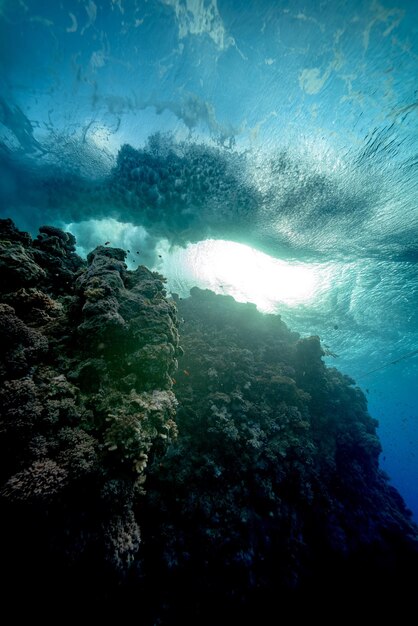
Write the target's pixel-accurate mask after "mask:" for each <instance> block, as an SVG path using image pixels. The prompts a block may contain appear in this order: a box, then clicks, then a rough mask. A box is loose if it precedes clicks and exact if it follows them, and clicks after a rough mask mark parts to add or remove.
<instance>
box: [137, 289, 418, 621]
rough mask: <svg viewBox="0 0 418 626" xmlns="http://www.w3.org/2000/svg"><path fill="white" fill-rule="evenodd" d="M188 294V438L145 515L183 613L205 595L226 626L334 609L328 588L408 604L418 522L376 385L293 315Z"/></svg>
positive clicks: (180, 416) (184, 305)
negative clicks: (296, 323)
mask: <svg viewBox="0 0 418 626" xmlns="http://www.w3.org/2000/svg"><path fill="white" fill-rule="evenodd" d="M176 304H177V306H178V309H179V313H180V315H181V317H182V318H183V320H184V324H183V325H182V327H181V342H182V347H183V348H184V356H182V357H181V358H180V359H179V370H178V372H177V374H176V385H175V390H176V396H177V399H178V401H179V408H178V412H177V425H178V430H179V437H178V438H177V440H176V441H174V442H173V443H172V445H171V446H170V447H169V449H168V451H167V453H166V454H165V456H164V457H163V458H162V459H158V462H154V463H153V466H152V468H151V471H150V475H149V483H148V493H147V502H148V506H149V507H150V509H151V511H152V513H150V512H148V515H149V520H148V521H147V525H146V526H144V536H145V537H146V540H145V541H146V542H147V544H148V545H147V549H148V550H149V551H150V554H152V555H153V563H154V564H155V562H156V559H157V555H158V556H159V561H158V566H157V567H156V569H155V570H152V571H151V572H150V573H149V576H150V579H151V580H153V577H154V581H155V580H156V578H157V579H158V582H159V584H160V585H161V580H162V573H164V574H165V578H164V579H163V580H164V583H165V584H164V589H167V590H170V591H169V592H168V593H167V599H166V604H167V605H168V606H174V607H175V608H174V611H175V616H176V618H175V620H174V623H181V621H182V620H184V619H186V616H187V610H190V606H189V604H188V603H189V602H190V600H189V598H190V596H192V597H193V602H194V610H196V615H198V618H199V619H200V620H201V621H202V622H203V623H206V621H205V620H207V623H213V624H215V623H216V624H218V623H237V620H239V619H241V620H245V619H246V616H247V615H248V611H250V610H254V614H255V615H258V619H260V618H261V615H262V614H263V611H265V613H266V615H268V614H269V610H270V611H273V612H274V611H277V607H278V606H280V607H281V610H283V609H284V608H286V607H288V608H291V609H292V612H293V615H294V616H295V615H296V614H297V609H298V607H300V610H301V611H303V607H304V605H303V603H302V604H300V602H301V601H302V600H303V601H308V600H309V605H308V606H309V609H310V611H311V613H310V615H311V616H312V610H314V607H315V608H316V610H318V611H319V613H318V614H320V615H323V614H325V613H324V611H325V612H326V609H324V606H326V605H327V603H328V598H329V597H333V598H334V599H335V600H336V601H337V600H338V599H340V600H341V601H342V602H344V603H347V599H348V598H350V599H351V600H350V602H351V604H350V606H351V607H354V606H356V607H358V606H359V604H360V603H361V602H365V603H366V604H365V606H367V607H370V606H371V605H372V603H373V602H374V599H373V591H372V590H376V591H378V592H379V593H382V591H383V590H385V592H387V594H388V598H392V599H393V598H396V601H398V602H399V601H400V598H402V600H403V601H404V602H405V603H406V606H407V605H408V604H407V603H408V599H409V598H410V597H411V596H410V595H409V594H411V593H412V589H413V586H414V584H415V582H414V581H416V576H415V575H411V572H414V568H415V567H416V564H417V558H418V549H417V548H418V544H417V528H416V526H415V525H414V524H413V523H412V522H411V520H410V514H409V512H408V511H407V509H406V508H405V505H404V503H403V502H402V499H401V498H400V496H399V494H398V493H397V492H396V491H395V490H394V489H393V488H392V487H391V486H390V485H389V483H388V480H387V477H386V476H385V475H384V474H383V472H381V470H380V469H379V466H378V457H379V453H380V443H379V440H378V438H377V436H376V426H377V422H376V421H375V420H374V419H372V418H371V417H370V416H369V414H368V413H367V406H366V399H365V396H364V394H363V393H362V391H361V390H360V389H359V388H358V387H356V386H355V384H354V381H353V380H351V379H349V378H348V377H347V376H344V375H342V374H341V373H339V372H338V371H337V370H336V369H333V368H327V367H326V366H325V364H324V363H323V361H322V356H323V355H324V352H323V349H322V347H321V344H320V341H319V338H318V337H308V338H300V337H299V336H298V335H297V334H296V333H292V332H291V331H289V329H288V328H287V327H286V325H285V324H284V323H283V322H282V321H281V320H280V317H278V316H274V315H262V314H261V313H259V312H258V311H257V310H256V308H255V306H254V305H251V304H239V303H236V302H235V301H234V300H233V299H232V298H230V297H226V296H217V295H215V294H214V293H212V292H210V291H202V290H199V289H197V288H194V289H192V291H191V297H190V298H187V299H178V298H177V299H176ZM151 586H152V585H151ZM185 590H187V591H185ZM357 603H359V604H357ZM184 607H188V609H187V610H185V608H184ZM176 611H177V612H176ZM273 614H274V613H273ZM220 615H222V618H220V617H219V616H220ZM176 620H177V621H176ZM234 620H236V621H234Z"/></svg>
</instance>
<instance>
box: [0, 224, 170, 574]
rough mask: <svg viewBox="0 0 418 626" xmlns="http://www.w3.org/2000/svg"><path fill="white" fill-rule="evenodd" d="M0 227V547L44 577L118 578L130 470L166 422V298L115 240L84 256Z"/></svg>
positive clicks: (13, 561) (158, 444)
mask: <svg viewBox="0 0 418 626" xmlns="http://www.w3.org/2000/svg"><path fill="white" fill-rule="evenodd" d="M0 231H1V232H0V240H1V241H0V260H1V261H0V262H1V267H0V270H1V275H2V281H1V294H0V342H1V345H2V346H3V356H4V358H3V359H2V362H1V366H0V380H1V389H0V407H1V409H0V410H1V422H0V423H1V426H0V448H1V461H0V478H1V499H2V511H3V524H4V525H6V526H7V531H6V530H5V531H4V532H3V534H2V538H3V539H4V540H5V544H4V545H3V546H2V547H3V555H5V554H8V555H9V566H10V569H11V571H13V569H14V568H15V567H17V568H19V567H21V566H20V565H18V564H19V563H21V559H23V558H24V562H25V567H28V568H29V570H30V568H31V567H33V572H32V573H33V575H35V577H36V576H38V577H39V575H40V570H42V565H41V564H44V565H45V568H44V569H45V571H46V576H47V578H50V579H51V580H52V579H54V578H55V577H56V576H58V577H59V576H60V575H61V576H64V575H67V574H68V571H67V570H69V569H71V568H72V569H73V574H72V575H73V576H74V577H77V576H79V575H80V572H82V573H83V577H88V576H89V575H94V576H98V578H100V577H101V576H102V572H106V574H105V576H107V577H108V578H112V579H113V577H116V579H117V578H120V577H126V574H127V572H128V570H129V568H130V566H131V565H132V563H133V562H134V560H135V556H136V554H137V551H138V546H139V542H140V529H139V526H138V521H137V515H136V513H135V511H134V506H135V502H136V500H137V499H138V494H140V493H141V492H142V489H143V486H142V485H143V483H144V481H145V474H144V470H145V468H146V465H147V462H148V460H149V459H152V458H153V455H155V454H161V453H162V451H163V450H164V448H165V446H166V445H167V443H168V442H169V441H170V438H171V437H172V436H174V435H175V433H176V428H175V423H174V421H173V417H174V415H175V408H176V400H175V397H174V394H173V392H172V391H171V386H172V382H171V374H172V373H173V371H174V369H175V367H176V354H177V352H178V351H179V348H178V333H177V318H176V311H175V307H174V305H173V303H172V302H169V301H168V300H167V299H166V298H165V292H164V284H163V280H162V277H161V276H159V275H158V274H155V273H152V272H150V271H148V270H147V269H146V268H144V267H140V268H138V269H137V270H136V271H135V272H128V271H127V269H126V265H125V263H124V258H125V252H124V251H122V250H118V249H111V248H100V247H99V248H97V249H96V250H94V251H93V252H92V253H91V254H90V255H89V258H88V262H87V264H86V263H85V262H84V261H82V260H81V259H80V258H79V257H78V256H77V255H76V254H75V251H74V250H75V239H74V237H73V236H72V235H71V234H70V233H64V232H63V231H61V230H59V229H57V228H53V227H50V226H43V227H42V228H41V229H40V234H39V236H38V237H37V239H35V240H34V241H32V240H31V238H30V237H29V236H28V235H26V234H24V233H19V232H18V231H17V230H16V229H15V227H14V225H13V223H12V222H11V221H10V220H2V221H0ZM28 520H30V523H28ZM18 555H20V557H21V558H20V559H19V558H18ZM6 562H7V559H6ZM31 564H32V565H31ZM53 564H54V565H53ZM56 568H59V570H58V572H57V570H56ZM59 572H60V573H59ZM76 572H77V573H76ZM15 574H16V576H21V575H22V571H20V570H19V571H16V572H15ZM44 574H45V572H44ZM27 575H28V574H27V572H26V573H25V574H24V576H25V577H26V576H27ZM103 575H104V574H103Z"/></svg>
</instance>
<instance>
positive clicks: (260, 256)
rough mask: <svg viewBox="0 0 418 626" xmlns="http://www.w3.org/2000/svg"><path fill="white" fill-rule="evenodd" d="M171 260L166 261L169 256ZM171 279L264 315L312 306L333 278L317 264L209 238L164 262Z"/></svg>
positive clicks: (179, 249)
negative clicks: (281, 306) (280, 309)
mask: <svg viewBox="0 0 418 626" xmlns="http://www.w3.org/2000/svg"><path fill="white" fill-rule="evenodd" d="M166 258H167V257H166ZM163 272H166V275H168V280H169V285H170V283H171V282H172V281H171V280H170V278H171V277H172V276H173V277H177V276H178V277H180V276H182V275H183V276H184V274H185V275H186V277H187V279H186V280H187V282H191V283H194V284H198V285H199V286H201V287H204V288H207V289H212V290H213V291H215V292H217V293H223V294H228V295H231V296H233V298H235V300H238V301H239V302H253V303H254V304H256V305H257V307H258V309H259V310H260V311H264V312H272V311H275V310H277V304H278V303H283V304H286V305H288V306H295V305H301V304H307V303H311V302H312V301H313V300H314V299H316V298H317V297H318V295H319V294H321V293H323V292H324V291H325V290H327V288H328V285H329V282H330V279H329V276H328V275H327V272H325V271H323V272H322V271H321V267H320V265H319V264H307V263H298V262H290V261H282V260H279V259H275V258H273V257H271V256H268V255H267V254H264V253H263V252H260V251H258V250H255V249H254V248H251V247H250V246H246V245H243V244H239V243H234V242H232V241H223V240H214V239H208V240H206V241H201V242H199V243H194V244H189V245H188V246H187V247H186V248H176V249H175V250H173V251H172V253H171V254H170V255H169V257H168V258H167V261H166V262H165V263H164V268H163Z"/></svg>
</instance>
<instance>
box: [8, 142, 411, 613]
mask: <svg viewBox="0 0 418 626" xmlns="http://www.w3.org/2000/svg"><path fill="white" fill-rule="evenodd" d="M128 157H129V158H131V157H132V158H134V157H135V158H138V155H137V154H136V153H135V154H134V155H130V154H127V158H128ZM141 171H142V170H141ZM147 171H148V170H147ZM141 175H142V174H141ZM149 176H151V174H149ZM125 257H126V253H125V251H124V250H121V249H115V248H109V247H106V246H99V247H97V248H96V249H95V250H93V251H92V252H91V253H90V254H89V255H88V257H87V261H83V260H82V259H80V258H79V257H78V256H77V255H76V253H75V240H74V238H73V236H72V235H71V234H70V233H64V232H63V231H61V230H59V229H57V228H55V227H50V226H43V227H42V228H41V229H40V234H39V236H38V237H37V238H36V239H35V240H33V241H32V239H31V238H30V237H29V235H26V234H25V233H20V232H19V231H18V230H17V229H16V228H15V226H14V225H13V223H12V222H11V221H10V220H0V271H1V274H2V277H3V276H4V280H2V281H1V283H0V342H1V345H2V346H3V358H2V360H1V363H0V383H1V386H0V453H1V454H0V500H1V505H2V532H1V540H0V544H1V545H0V549H1V552H2V568H3V573H7V580H8V587H7V588H10V590H11V592H14V591H15V590H16V588H18V589H19V590H20V591H21V593H22V594H26V595H28V594H29V593H30V592H32V593H34V594H35V595H37V597H44V596H45V590H47V593H48V594H54V597H55V596H57V594H58V595H61V596H63V598H64V600H65V601H66V602H67V604H68V601H69V599H70V598H71V601H74V600H73V599H74V598H77V599H78V600H79V601H80V602H81V601H83V602H85V601H87V600H88V601H89V602H93V603H94V602H97V603H98V605H99V606H102V607H103V606H106V607H107V606H111V604H113V605H114V606H120V604H121V603H122V604H123V606H126V607H131V608H136V607H137V606H139V605H140V610H141V616H140V620H141V621H140V623H143V624H178V623H191V622H193V623H200V624H217V625H220V624H231V623H238V622H243V623H246V621H245V620H246V618H247V616H248V615H249V614H250V612H251V611H254V612H255V613H256V615H257V616H258V619H259V620H261V621H262V620H263V619H264V618H265V616H266V615H268V614H269V612H271V611H274V612H275V613H277V610H278V607H280V611H284V610H285V609H287V608H291V609H292V611H293V613H292V614H293V616H294V617H297V616H298V610H300V611H299V614H300V615H301V614H302V612H303V610H304V609H305V608H306V609H307V610H308V609H309V615H310V616H311V617H312V616H313V615H318V616H321V615H322V616H323V615H326V614H327V612H326V610H325V609H324V606H327V605H329V598H333V599H334V601H339V602H341V603H344V605H346V604H347V603H348V602H349V604H350V606H351V607H353V609H354V607H356V610H357V608H358V607H359V606H360V605H361V602H366V603H368V606H369V607H370V606H372V604H373V601H374V595H373V594H374V593H375V592H379V593H385V594H386V597H388V598H390V597H391V598H392V599H393V600H394V601H396V602H399V601H401V602H403V603H404V605H405V606H408V598H410V597H413V595H410V594H413V592H414V590H415V583H416V575H415V577H414V576H413V575H411V572H416V571H418V539H417V528H416V526H415V525H414V524H413V523H412V522H411V518H410V513H409V512H408V510H407V509H406V507H405V504H404V503H403V501H402V498H401V497H400V495H399V494H398V493H397V492H396V490H395V489H394V488H393V487H391V486H390V483H389V481H388V478H387V477H386V476H385V475H384V473H383V472H382V471H381V470H380V469H379V462H378V461H379V454H380V443H379V440H378V438H377V435H376V426H377V423H376V421H375V420H373V419H372V418H371V417H370V415H369V414H368V412H367V402H366V399H365V396H364V394H363V393H362V392H361V390H360V389H359V388H358V387H356V386H355V383H354V381H353V380H351V379H350V378H349V377H347V376H344V375H342V374H341V373H340V372H338V371H337V370H336V369H334V368H328V367H326V366H325V364H324V362H323V356H324V351H323V348H322V347H321V343H320V340H319V338H318V337H307V338H301V337H300V336H299V335H298V334H297V333H294V332H291V331H290V330H289V329H288V328H287V326H286V325H285V324H284V322H283V321H282V320H281V319H280V317H279V316H276V315H262V314H261V313H259V312H258V311H257V309H256V307H255V306H254V305H250V304H239V303H236V302H235V301H234V300H233V299H232V298H231V297H226V296H216V295H215V294H213V293H212V292H210V291H202V290H199V289H197V288H194V289H192V291H191V297H190V298H187V299H183V300H181V299H179V298H177V297H175V296H174V297H173V299H171V300H170V299H168V298H167V296H166V293H165V290H164V279H163V277H162V276H160V275H159V274H157V273H155V272H151V271H149V270H148V269H147V268H145V267H143V266H141V267H138V269H137V270H136V271H134V272H131V271H128V270H127V267H126V265H125ZM178 315H179V317H180V318H181V319H182V323H181V324H180V323H179V317H178ZM179 333H180V334H179ZM180 339H181V344H182V347H180V345H179V341H180ZM57 597H58V596H57ZM265 619H267V618H265Z"/></svg>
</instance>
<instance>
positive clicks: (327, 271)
mask: <svg viewBox="0 0 418 626" xmlns="http://www.w3.org/2000/svg"><path fill="white" fill-rule="evenodd" d="M0 68H1V72H0V198H1V202H0V207H1V209H0V212H1V216H10V217H12V218H13V219H14V220H15V221H16V223H17V225H18V227H20V228H23V229H28V230H30V231H31V232H33V233H36V230H37V228H38V227H39V226H40V225H41V224H43V223H45V222H48V223H51V224H55V225H58V226H65V227H68V226H69V225H71V229H72V230H73V231H74V232H75V234H76V235H77V238H78V243H79V245H80V252H82V253H83V251H88V250H89V249H90V248H91V247H93V246H95V245H97V243H103V240H111V242H112V244H113V245H124V246H125V247H130V248H134V247H135V246H137V247H138V248H140V249H141V252H142V257H141V261H142V262H146V263H148V264H149V265H151V266H153V267H155V268H157V269H161V271H163V272H164V273H166V274H167V276H168V279H169V283H168V285H169V288H171V289H173V290H176V291H180V292H181V291H183V292H184V293H187V290H188V288H189V287H190V286H192V284H196V283H197V284H199V285H200V286H209V287H211V288H214V289H215V290H216V291H218V292H220V293H231V294H232V295H234V296H236V297H238V298H239V297H241V299H242V298H247V299H253V300H254V301H256V302H257V304H258V305H259V306H260V308H261V309H262V310H275V311H277V312H279V313H280V314H281V315H282V316H283V318H284V319H285V320H286V321H287V322H288V323H289V325H290V326H291V327H292V328H293V329H294V330H298V331H299V332H301V333H302V334H318V335H320V337H321V339H322V341H323V342H324V343H325V344H326V345H327V346H328V347H329V350H330V351H331V352H333V353H334V354H336V355H338V356H336V357H332V356H329V357H327V360H328V361H329V363H330V364H332V365H335V366H336V367H339V368H340V369H341V370H343V371H344V372H347V373H348V374H350V375H351V376H352V377H353V378H355V379H356V380H357V382H358V384H359V385H360V386H361V387H362V389H363V390H364V391H365V393H366V395H367V397H368V400H369V409H370V412H371V414H372V415H373V416H374V417H376V418H377V419H378V420H379V423H380V427H379V433H380V437H381V441H382V444H383V452H382V456H381V465H382V468H383V469H384V470H385V471H386V472H387V473H388V474H389V475H390V476H391V478H392V481H393V484H394V485H395V486H396V487H398V489H399V490H400V492H401V494H402V495H403V497H404V498H405V500H406V502H407V504H408V506H409V507H410V508H411V509H412V510H413V512H414V515H415V518H416V519H418V492H417V487H416V485H417V476H418V457H417V456H416V454H417V443H418V408H417V399H416V388H417V380H418V376H417V368H418V355H417V354H412V353H413V352H414V351H415V350H418V314H417V310H418V277H417V260H418V245H417V241H418V238H417V235H418V194H417V186H418V132H417V131H418V115H417V114H418V98H417V86H416V76H417V75H418V3H416V2H412V1H410V0H402V1H398V2H396V5H395V4H394V3H391V2H387V1H382V2H379V1H378V0H373V1H369V0H353V1H350V2H349V1H348V0H347V1H343V0H329V1H323V2H320V3H319V2H316V1H315V0H305V1H304V2H297V1H296V2H295V1H293V0H292V1H290V0H289V1H288V2H283V1H280V0H279V1H277V0H271V1H267V0H259V1H258V2H244V1H239V0H219V1H218V2H217V1H216V0H187V1H186V0H183V1H181V0H149V1H145V0H142V1H141V0H138V1H134V0H132V1H130V2H127V1H124V0H100V1H99V0H97V1H96V2H94V1H93V0H80V1H76V0H61V1H60V2H48V1H46V0H43V1H42V0H26V1H25V2H24V1H23V0H22V1H20V0H19V1H18V0H3V1H2V2H1V3H0ZM155 133H160V135H155ZM126 143H128V144H130V145H131V146H133V147H134V148H135V149H141V150H142V152H141V159H142V161H141V162H142V164H144V163H145V162H146V167H145V166H144V165H141V168H139V170H140V171H139V170H138V174H137V177H138V179H137V180H133V179H129V177H128V178H125V179H124V178H123V177H122V178H120V180H121V183H122V184H123V185H124V186H125V188H124V189H121V190H119V191H118V192H117V194H115V193H114V192H113V191H111V190H109V189H110V187H111V186H110V183H109V180H110V178H109V177H111V176H112V171H113V170H112V168H114V167H115V165H116V159H117V155H118V151H119V149H120V147H121V146H122V145H123V144H126ZM196 146H197V147H196ZM202 146H203V147H202ZM173 154H174V155H175V158H174V157H173ZM170 168H171V169H170ZM123 185H122V186H123ZM112 189H113V188H112ZM138 194H139V196H140V201H137V200H135V198H138V197H139V196H138ZM208 239H213V240H224V241H232V242H235V243H240V244H244V245H246V246H249V247H250V248H252V249H253V250H256V251H260V252H263V253H265V254H267V255H269V256H270V257H272V258H273V259H281V260H285V261H286V262H289V263H299V264H303V265H304V267H307V268H309V267H311V268H315V272H316V275H317V277H318V281H319V282H318V283H317V285H318V286H317V289H316V291H315V293H314V296H313V297H309V298H306V299H304V298H300V299H299V300H297V299H296V301H293V302H289V300H286V298H284V297H281V294H280V289H277V285H273V284H274V283H275V278H274V275H273V274H272V277H271V279H269V280H267V283H268V284H271V285H272V286H274V287H275V290H274V294H273V295H271V293H270V292H269V289H268V285H267V286H266V288H265V289H266V293H262V294H261V295H260V292H259V290H258V291H257V293H256V292H255V291H251V289H250V288H249V284H248V281H247V285H245V284H244V286H243V285H242V284H241V283H240V280H241V279H242V276H241V277H240V276H239V275H237V274H234V275H233V276H229V277H227V278H225V276H224V275H223V274H222V267H221V268H220V269H219V270H218V273H216V272H215V273H213V272H212V274H211V273H210V272H208V271H207V270H208V264H209V263H210V261H209V257H208V256H206V257H205V255H204V254H203V253H201V254H200V256H199V257H198V258H197V257H196V258H195V257H193V256H190V255H188V254H185V255H183V256H182V254H183V253H182V252H180V253H179V251H178V250H177V249H175V248H173V245H174V244H177V245H180V246H182V250H184V249H187V248H184V247H185V246H186V247H187V244H188V243H192V244H199V242H203V241H206V240H208ZM231 250H232V248H231ZM231 255H232V256H229V257H228V256H225V258H224V265H228V266H230V265H233V264H234V263H235V264H238V265H239V262H237V261H236V260H234V256H233V253H232V252H231ZM205 259H206V267H205ZM131 262H132V263H133V262H134V261H133V260H132V259H131ZM221 265H222V264H221ZM260 267H261V266H260ZM262 267H264V266H262ZM260 272H264V270H260ZM241 282H242V280H241ZM256 282H257V281H256ZM279 286H280V285H279ZM246 287H248V289H247V290H246ZM260 298H261V299H260ZM258 299H260V301H258ZM260 303H261V304H260ZM406 355H409V356H407V357H406V358H403V357H404V356H406ZM399 359H401V360H399ZM393 361H395V363H393ZM379 368H380V369H379ZM372 370H377V371H372ZM369 372H371V373H369Z"/></svg>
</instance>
